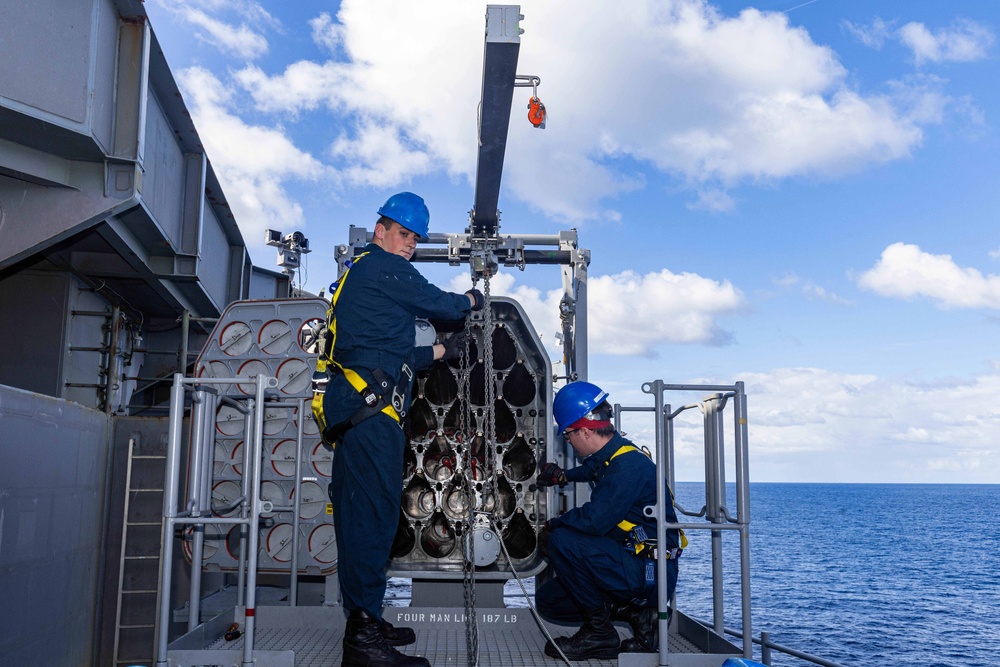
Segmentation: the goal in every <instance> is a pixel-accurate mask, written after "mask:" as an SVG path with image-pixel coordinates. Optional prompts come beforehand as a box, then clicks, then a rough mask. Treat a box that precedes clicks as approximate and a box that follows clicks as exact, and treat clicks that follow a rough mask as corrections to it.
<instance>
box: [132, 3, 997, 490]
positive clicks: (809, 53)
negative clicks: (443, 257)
mask: <svg viewBox="0 0 1000 667" xmlns="http://www.w3.org/2000/svg"><path fill="white" fill-rule="evenodd" d="M485 6H486V3H478V2H471V1H470V0H426V1H422V2H399V1H398V0H397V1H389V0H345V1H344V2H341V3H335V2H314V1H309V0H306V1H302V2H294V3H288V2H278V1H277V0H271V1H266V0H260V1H255V0H236V1H227V2H222V1H221V0H205V1H203V2H194V1H193V0H172V1H171V2H166V1H165V0H149V1H148V2H147V3H146V7H147V11H148V13H149V15H150V18H151V22H152V26H153V30H154V32H155V33H156V34H157V37H158V39H159V41H160V43H161V45H162V47H163V49H164V52H165V54H166V57H167V61H168V63H169V64H170V66H171V68H172V69H173V70H174V74H175V77H176V78H177V81H178V84H179V86H180V88H181V90H182V93H183V95H184V98H185V101H186V103H187V105H188V107H189V109H190V110H191V112H192V116H193V118H194V120H195V123H196V125H197V127H198V130H199V133H200V136H201V138H202V140H203V143H204V144H205V146H206V149H207V150H208V154H209V159H210V160H211V161H212V163H213V165H214V167H215V169H216V171H217V172H218V174H219V177H220V180H221V181H222V183H223V187H224V189H225V191H226V193H227V196H228V198H229V200H230V202H231V204H232V206H233V209H234V211H235V212H236V215H237V218H238V220H239V222H240V225H241V227H242V229H243V232H244V236H245V237H246V239H247V241H248V244H249V245H250V246H251V252H252V255H253V257H254V261H255V263H257V264H259V265H261V266H265V267H271V266H273V263H274V253H273V250H272V249H271V248H267V247H266V246H264V245H263V242H262V241H263V231H264V229H266V228H269V227H270V228H275V229H278V230H281V231H283V232H286V233H287V232H291V231H294V230H296V229H297V230H301V231H303V232H304V233H305V234H306V235H307V236H308V237H309V239H310V244H311V247H312V249H313V252H312V253H311V254H310V255H309V256H308V258H307V260H308V263H307V275H306V281H305V288H306V289H309V290H311V291H314V292H316V291H319V289H321V288H322V287H324V286H325V285H327V284H328V283H329V282H330V281H331V280H332V279H333V278H334V277H335V274H336V263H335V260H334V258H333V248H334V246H335V245H336V244H338V243H343V242H344V241H345V240H346V238H347V227H348V225H350V224H355V225H358V226H367V227H369V228H370V227H371V226H372V224H373V223H374V219H375V216H374V211H375V209H377V208H378V206H379V205H380V204H381V203H382V201H383V200H384V199H385V198H386V197H387V196H388V195H389V194H392V193H393V192H396V191H399V190H412V191H414V192H417V193H419V194H421V195H422V196H423V197H424V198H425V199H426V200H427V202H428V205H429V207H430V209H431V228H432V231H439V232H457V231H461V230H462V229H463V228H464V226H465V224H466V215H467V212H468V210H469V208H471V205H472V196H473V188H472V184H471V178H472V176H473V173H474V170H475V150H476V144H475V136H476V135H475V119H476V105H477V104H478V101H479V87H480V77H481V72H482V51H483V25H484V14H485ZM521 11H522V14H524V16H525V18H524V21H523V22H522V24H521V27H522V28H523V29H524V35H523V36H522V45H521V54H520V61H519V66H518V71H519V72H520V73H522V74H536V75H538V76H540V77H541V79H542V85H541V87H540V88H539V91H538V92H539V96H540V97H541V99H542V100H543V101H544V103H545V105H546V107H547V109H548V111H549V119H548V123H547V127H546V129H544V130H535V129H533V128H532V127H531V126H530V125H529V124H528V122H527V120H526V119H525V117H524V114H525V113H526V104H527V98H528V96H529V93H528V92H527V91H526V90H524V89H519V90H517V91H515V101H514V108H513V114H512V125H511V131H510V138H509V143H508V154H507V155H508V157H507V162H506V169H505V173H504V181H503V189H502V192H501V201H500V209H501V211H502V213H503V215H502V223H501V224H502V230H503V231H505V232H508V233H533V234H536V233H546V234H552V233H557V232H558V231H559V230H561V229H566V228H569V227H575V228H577V229H578V230H579V235H580V241H581V245H583V246H584V247H586V248H589V249H590V250H591V251H592V258H593V259H592V263H591V266H590V315H591V317H590V333H591V336H590V351H591V355H590V379H591V380H592V381H595V382H597V383H599V384H601V385H602V386H604V387H605V388H606V389H608V390H609V391H610V392H611V393H612V398H613V399H614V400H616V401H618V402H621V403H623V404H629V405H638V404H647V403H648V401H647V398H646V397H645V396H643V395H642V394H641V392H640V391H639V387H640V385H641V384H642V382H645V381H648V380H653V379H663V380H664V381H667V382H672V383H684V382H695V381H706V382H723V383H732V382H734V381H737V380H743V381H745V382H746V383H747V388H748V392H749V409H750V444H751V470H752V476H753V479H755V480H759V481H840V482H850V481H855V482H943V483H947V482H974V483H1000V445H998V436H997V433H998V432H1000V408H998V407H997V403H996V400H995V397H996V396H997V395H998V390H1000V351H998V350H997V348H996V344H995V342H996V340H997V338H998V333H1000V312H998V311H1000V230H998V227H997V224H996V223H997V218H998V214H1000V188H998V187H997V179H998V175H1000V140H998V136H1000V135H998V122H1000V121H998V118H1000V99H998V95H1000V93H998V86H997V81H998V77H997V73H998V68H997V58H998V54H1000V46H998V44H997V33H998V30H1000V4H996V3H987V2H979V1H972V0H954V1H952V2H948V3H942V2H912V1H911V2H902V1H899V2H892V1H883V2H878V3H871V2H861V1H855V0H839V1H834V0H813V1H812V2H808V1H806V2H803V1H801V0H799V1H796V0H789V1H787V2H779V1H773V0H772V1H767V2H761V3H756V4H753V3H747V2H742V1H717V2H700V1H696V0H659V1H655V0H634V1H633V0H629V1H628V2H625V3H614V4H612V3H607V2H599V1H597V0H575V1H574V2H564V1H562V0H545V1H542V0H537V1H534V0H532V1H528V0H526V1H525V2H523V3H522V4H521ZM421 270H422V271H423V272H424V273H425V275H428V277H430V278H431V279H432V280H434V281H435V282H437V283H438V284H442V285H451V286H452V288H453V289H456V290H458V289H466V288H467V287H468V286H469V283H470V279H469V277H468V274H467V272H466V270H464V269H451V268H447V267H431V266H427V265H423V266H422V267H421ZM494 286H495V291H498V292H503V293H508V294H511V295H514V296H515V297H517V298H519V299H520V300H521V301H522V303H523V304H524V305H525V307H526V308H527V309H528V311H529V313H530V314H531V315H532V319H533V322H534V323H535V325H536V328H537V329H538V330H539V332H540V333H541V334H542V337H543V340H545V341H547V343H548V344H550V345H553V346H554V345H555V340H554V333H555V321H556V317H557V313H556V311H555V309H554V307H553V305H554V304H555V303H556V302H557V299H558V295H557V291H558V290H559V289H560V283H559V277H558V273H557V271H555V270H554V269H552V268H546V267H529V269H528V270H527V271H525V272H523V273H521V272H517V271H514V272H511V273H504V274H501V275H500V276H498V277H497V278H496V279H495V282H494ZM552 349H553V350H556V349H557V348H555V347H553V348H552ZM688 398H690V397H678V398H677V399H676V400H674V399H671V401H672V402H674V403H675V404H677V403H680V402H685V401H686V400H688ZM626 430H628V431H629V433H630V436H634V437H635V438H636V439H637V440H640V441H641V440H644V439H648V437H649V428H648V425H647V424H642V423H638V422H637V423H635V424H626ZM696 430H697V429H696V425H695V424H694V423H691V424H684V423H681V424H679V428H678V435H679V436H680V441H679V444H678V476H679V478H681V479H697V478H698V476H699V475H700V470H701V467H700V463H699V462H698V461H699V459H698V457H697V456H696V454H697V449H698V448H699V447H700V442H699V441H698V436H697V433H696Z"/></svg>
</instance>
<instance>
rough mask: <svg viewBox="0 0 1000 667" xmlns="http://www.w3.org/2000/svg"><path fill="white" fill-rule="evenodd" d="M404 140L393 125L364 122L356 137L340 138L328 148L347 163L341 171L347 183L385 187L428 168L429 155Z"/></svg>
mask: <svg viewBox="0 0 1000 667" xmlns="http://www.w3.org/2000/svg"><path fill="white" fill-rule="evenodd" d="M407 143H408V142H407V140H406V138H405V137H404V136H402V135H401V134H400V132H399V129H398V128H396V127H392V126H387V125H377V124H375V123H365V124H363V125H361V126H360V127H358V128H357V136H355V137H354V138H348V137H340V138H339V139H337V141H335V142H334V143H333V146H332V147H331V149H330V150H331V153H332V155H333V156H334V157H337V158H340V159H341V161H342V162H343V163H344V164H345V165H346V166H345V167H344V168H343V169H342V170H341V173H342V174H343V176H344V178H345V179H346V181H347V182H348V183H350V184H352V185H370V186H374V187H388V186H391V185H394V184H396V183H401V182H403V181H404V180H406V178H408V177H409V175H410V174H414V173H423V172H425V171H427V170H428V169H429V167H430V162H431V158H430V156H429V155H428V154H427V153H425V152H423V151H421V150H420V149H414V148H412V147H410V146H408V145H407Z"/></svg>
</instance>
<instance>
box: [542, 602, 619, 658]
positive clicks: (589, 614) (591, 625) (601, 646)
mask: <svg viewBox="0 0 1000 667" xmlns="http://www.w3.org/2000/svg"><path fill="white" fill-rule="evenodd" d="M555 643H556V645H558V646H559V648H560V649H562V652H563V653H564V654H566V658H567V659H569V660H591V659H595V660H610V659H612V658H617V657H618V653H619V652H620V651H621V640H620V639H619V637H618V631H617V630H615V626H614V625H612V624H611V606H610V605H607V604H605V605H603V606H601V607H598V608H597V609H590V610H587V611H584V612H583V626H581V627H580V629H579V630H577V632H576V634H575V635H573V636H572V637H556V638H555ZM545 655H547V656H549V657H550V658H560V657H561V656H560V655H559V651H558V650H556V646H554V645H553V644H552V642H547V643H546V644H545Z"/></svg>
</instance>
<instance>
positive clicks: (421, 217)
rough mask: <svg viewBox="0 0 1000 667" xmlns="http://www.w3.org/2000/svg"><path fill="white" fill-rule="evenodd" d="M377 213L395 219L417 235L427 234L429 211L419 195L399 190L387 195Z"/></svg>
mask: <svg viewBox="0 0 1000 667" xmlns="http://www.w3.org/2000/svg"><path fill="white" fill-rule="evenodd" d="M378 214H379V215H384V216H385V217H387V218H390V219H392V220H395V221H396V222H398V223H399V224H401V225H403V226H404V227H406V228H407V229H409V230H410V231H411V232H413V233H414V234H417V235H418V236H427V232H428V231H429V230H430V224H431V212H430V211H429V210H427V204H425V203H424V200H423V198H422V197H420V195H415V194H413V193H412V192H400V193H397V194H394V195H393V196H391V197H389V198H388V199H387V200H386V202H385V203H384V204H382V207H381V208H380V209H379V210H378Z"/></svg>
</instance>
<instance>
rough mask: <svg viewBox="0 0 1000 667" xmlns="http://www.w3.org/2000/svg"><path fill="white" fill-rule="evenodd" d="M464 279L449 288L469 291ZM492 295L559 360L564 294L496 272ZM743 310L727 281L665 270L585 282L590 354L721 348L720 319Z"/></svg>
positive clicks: (723, 333) (737, 293) (723, 332)
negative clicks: (511, 305)
mask: <svg viewBox="0 0 1000 667" xmlns="http://www.w3.org/2000/svg"><path fill="white" fill-rule="evenodd" d="M467 281H468V278H467V277H464V276H463V277H460V278H456V279H455V280H454V281H453V282H452V287H451V289H453V290H455V291H464V290H465V289H468V286H467ZM490 290H491V293H492V294H495V295H503V296H511V297H514V298H515V299H517V300H518V302H519V303H520V304H521V305H522V307H523V308H524V309H525V312H526V313H527V314H528V317H529V319H530V320H531V322H532V323H533V324H534V326H535V329H536V331H538V333H539V334H541V335H542V340H543V341H545V342H546V344H547V345H549V351H550V354H552V356H553V357H554V358H558V356H559V355H561V352H560V351H558V350H556V349H555V340H556V336H555V334H556V333H557V332H559V331H560V330H561V329H560V326H561V325H560V323H559V301H560V299H561V298H562V290H552V291H549V292H547V293H544V294H543V293H542V292H541V291H540V290H537V289H534V288H530V287H525V286H521V285H516V284H515V278H514V276H513V274H510V273H500V274H499V275H498V276H497V277H495V278H494V279H493V280H492V281H491V283H490ZM745 309H746V302H745V300H744V298H743V295H742V294H741V293H740V291H739V290H738V289H736V288H735V287H734V286H733V285H732V284H731V283H730V282H729V281H722V282H718V281H715V280H712V279H710V278H704V277H702V276H699V275H696V274H693V273H680V274H677V273H671V272H670V271H668V270H667V269H663V270H661V271H658V272H653V273H647V274H646V275H639V274H637V273H635V272H633V271H624V272H622V273H618V274H615V275H610V276H590V277H589V279H588V281H587V328H588V347H589V349H590V350H591V353H592V354H593V353H595V352H597V351H600V353H601V354H610V355H636V356H643V357H653V356H656V348H657V347H658V346H660V345H664V344H668V343H700V344H704V345H721V344H725V343H727V342H729V339H730V338H731V334H730V333H729V332H728V331H726V330H725V329H723V328H722V327H721V326H720V325H719V323H718V321H717V320H718V318H719V317H722V316H725V315H732V314H736V313H739V312H741V311H743V310H745Z"/></svg>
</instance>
